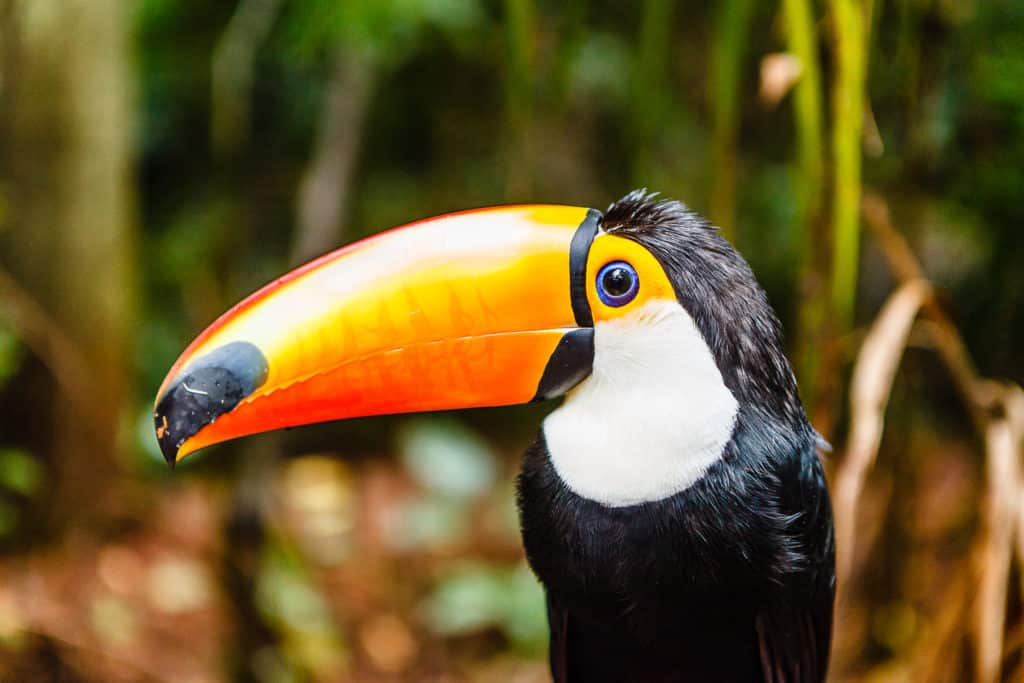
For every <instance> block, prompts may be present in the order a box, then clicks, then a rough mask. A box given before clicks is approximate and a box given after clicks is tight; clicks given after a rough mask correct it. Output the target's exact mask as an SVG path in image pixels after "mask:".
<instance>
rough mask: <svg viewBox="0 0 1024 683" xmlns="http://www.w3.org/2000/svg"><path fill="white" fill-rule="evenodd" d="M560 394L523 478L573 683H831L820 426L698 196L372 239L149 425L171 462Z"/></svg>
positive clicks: (237, 343) (459, 221) (471, 217)
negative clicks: (269, 439) (295, 430)
mask: <svg viewBox="0 0 1024 683" xmlns="http://www.w3.org/2000/svg"><path fill="white" fill-rule="evenodd" d="M558 397H564V399H563V401H562V402H561V404H560V405H559V406H558V407H557V408H555V409H554V411H553V412H551V413H550V414H549V415H548V416H547V417H546V418H545V420H544V422H543V426H542V427H541V429H540V431H539V433H538V435H537V437H536V440H535V441H534V442H533V444H532V445H531V446H530V447H529V449H528V450H527V452H526V454H525V456H524V458H523V462H522V469H521V473H520V475H519V480H518V506H519V512H520V520H521V528H522V537H523V543H524V546H525V550H526V556H527V559H528V561H529V563H530V565H531V567H532V568H533V570H534V572H535V573H536V575H537V577H538V579H539V580H540V582H541V583H542V584H543V586H544V590H545V594H546V600H547V612H548V621H549V625H550V633H551V637H550V648H549V651H550V652H549V655H550V666H551V672H552V676H553V678H554V680H555V681H556V683H603V682H605V681H607V682H613V681H614V682H616V683H622V682H629V681H636V682H639V683H668V682H673V683H675V682H677V681H687V682H691V681H699V682H703V681H708V682H723V683H730V682H736V683H749V682H754V681H756V682H758V683H809V682H815V683H817V682H820V681H822V680H823V679H824V677H825V673H826V667H827V663H828V656H829V644H830V640H831V628H832V610H833V599H834V598H833V596H834V586H835V571H834V541H833V529H832V513H831V507H830V502H829V496H828V490H827V488H826V482H825V476H824V473H823V469H822V464H821V462H820V459H819V454H818V448H819V445H820V437H818V436H817V434H816V432H815V431H814V429H813V428H812V427H811V425H810V424H809V423H808V421H807V418H806V417H805V413H804V410H803V407H802V405H801V402H800V398H799V394H798V391H797V384H796V381H795V379H794V375H793V371H792V369H791V366H790V364H789V362H788V360H787V358H786V356H785V353H784V351H783V346H782V341H781V332H780V324H779V321H778V319H777V317H776V315H775V314H774V312H773V310H772V308H771V306H770V305H769V303H768V300H767V297H766V295H765V292H764V290H763V289H762V288H761V287H760V285H759V284H758V282H757V280H756V279H755V277H754V275H753V273H752V271H751V269H750V267H749V266H748V264H747V263H746V261H745V260H744V259H743V258H742V257H741V256H740V255H739V253H738V252H737V251H736V250H735V249H734V248H733V247H732V246H731V245H730V244H729V243H728V242H727V241H726V240H725V239H724V238H723V237H722V235H721V234H720V233H719V231H718V230H717V229H716V228H715V227H713V226H712V225H710V224H709V223H708V222H707V221H705V220H704V219H703V218H701V217H700V216H698V215H697V214H696V213H694V212H693V211H691V210H689V209H688V208H687V207H686V206H684V205H683V204H682V203H680V202H677V201H671V200H667V199H661V198H659V197H658V196H657V195H653V194H650V193H647V192H646V191H641V190H638V191H634V192H631V193H629V194H628V195H626V196H625V197H623V198H622V199H620V200H619V201H617V202H615V203H613V204H612V205H611V206H610V207H609V208H608V210H607V211H606V212H605V213H601V212H600V211H597V210H594V209H586V208H578V207H570V206H560V205H519V206H506V207H497V208H487V209H478V210H471V211H464V212H459V213H452V214H447V215H443V216H440V217H436V218H430V219H427V220H423V221H419V222H416V223H412V224H410V225H407V226H404V227H400V228H396V229H394V230H391V231H387V232H384V233H381V234H378V235H376V236H374V237H370V238H368V239H365V240H362V241H359V242H356V243H354V244H352V245H350V246H347V247H344V248H342V249H339V250H337V251H335V252H333V253H330V254H327V255H326V256H323V257H321V258H319V259H317V260H315V261H313V262H311V263H309V264H307V265H305V266H302V267H300V268H298V269H296V270H294V271H292V272H290V273H288V274H287V275H284V276H283V277H280V278H279V279H277V280H276V281H274V282H272V283H270V284H269V285H267V286H266V287H264V288H263V289H261V290H259V291H258V292H256V293H255V294H253V295H251V296H250V297H249V298H247V299H245V300H244V301H242V302H241V303H239V304H238V305H236V306H235V307H234V308H232V309H231V310H229V311H228V312H227V313H225V314H224V315H222V316H221V317H220V318H219V319H218V320H216V321H215V322H214V323H213V324H212V325H210V326H209V327H208V328H207V329H206V330H205V331H204V332H202V333H201V334H200V335H199V337H198V338H197V339H196V340H195V341H194V342H192V344H191V345H190V346H189V347H188V348H187V349H186V350H185V351H184V353H183V354H182V355H181V357H180V358H179V359H178V360H177V362H176V363H175V364H174V366H173V367H172V368H171V370H170V372H169V373H168V375H167V377H166V379H165V380H164V382H163V385H162V386H161V387H160V389H159V393H158V395H157V400H156V408H155V413H154V417H155V423H156V435H157V439H158V441H159V444H160V447H161V450H162V452H163V454H164V456H165V457H166V459H167V461H168V463H170V464H172V465H173V464H174V463H175V462H177V461H180V460H181V459H182V458H184V457H185V456H186V455H188V454H189V453H192V452H194V451H196V450H198V449H200V448H203V447H205V446H208V445H210V444H214V443H217V442H222V441H225V440H228V439H234V438H236V437H240V436H243V435H247V434H252V433H255V432H262V431H267V430H272V429H278V428H284V427H294V426H297V425H303V424H309V423H314V422H321V421H326V420H337V419H342V418H352V417H357V416H368V415H381V414H394V413H407V412H417V411H432V410H442V409H457V408H470V407H481V406H500V405H511V404H520V403H527V402H531V401H544V400H548V399H555V398H558Z"/></svg>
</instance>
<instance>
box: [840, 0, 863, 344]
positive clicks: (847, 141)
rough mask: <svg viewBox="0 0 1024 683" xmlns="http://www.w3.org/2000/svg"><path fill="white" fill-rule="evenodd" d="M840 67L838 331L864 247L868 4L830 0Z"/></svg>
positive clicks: (849, 309)
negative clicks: (862, 203)
mask: <svg viewBox="0 0 1024 683" xmlns="http://www.w3.org/2000/svg"><path fill="white" fill-rule="evenodd" d="M831 8H832V29H833V33H834V38H835V51H836V62H837V73H836V79H835V85H834V87H833V90H832V109H833V112H832V117H833V123H832V157H833V159H832V163H833V185H834V197H833V202H832V230H833V243H832V308H833V313H834V315H835V322H836V331H837V332H838V333H839V334H844V333H845V332H846V331H847V330H849V329H850V326H851V325H852V324H853V311H854V303H855V300H856V292H857V264H858V257H859V251H860V210H859V207H860V194H861V175H860V174H861V136H862V132H863V128H864V88H865V82H866V71H867V68H866V67H867V55H866V41H867V32H866V29H865V20H866V17H865V13H866V8H865V6H864V5H863V4H862V2H860V0H831Z"/></svg>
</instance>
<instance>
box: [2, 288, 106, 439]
mask: <svg viewBox="0 0 1024 683" xmlns="http://www.w3.org/2000/svg"><path fill="white" fill-rule="evenodd" d="M0 310H3V311H4V312H5V313H6V316H5V317H6V318H7V320H8V321H9V322H10V324H11V326H12V327H13V329H14V333H15V335H17V337H18V338H19V339H20V340H21V341H22V343H23V344H25V346H27V347H28V348H29V350H30V351H32V353H33V354H34V355H35V356H36V357H37V358H38V359H39V360H40V361H41V362H42V363H43V365H44V366H46V369H47V370H49V371H50V374H51V375H52V376H53V378H54V380H55V381H56V382H57V385H58V386H59V387H60V388H61V390H62V391H63V393H64V395H65V396H66V397H67V398H68V400H69V401H70V403H71V405H72V407H73V408H74V410H75V411H76V412H77V413H78V414H79V415H80V416H81V417H82V418H83V423H84V424H86V425H89V426H90V428H94V429H96V430H97V432H96V434H99V430H103V429H106V428H107V426H108V425H110V424H111V419H112V415H111V414H109V413H107V412H106V411H105V410H104V405H106V404H105V403H104V402H103V401H97V400H96V392H97V387H100V386H101V385H100V384H99V383H98V380H97V379H96V377H95V376H94V374H93V372H92V370H91V369H90V367H89V363H88V362H87V361H86V359H85V357H84V356H83V355H82V354H81V353H79V351H78V347H77V346H76V345H75V343H74V342H73V341H72V340H71V338H70V337H68V336H67V335H66V334H65V333H64V330H63V329H62V328H61V326H60V325H59V324H58V323H57V321H56V320H54V319H53V318H52V317H50V315H49V314H48V313H47V312H46V311H45V310H44V309H43V307H42V306H41V305H40V304H39V303H38V302H37V301H36V300H35V299H34V298H33V297H32V295H31V294H29V293H28V292H27V291H25V290H24V289H23V288H22V287H21V285H19V284H18V283H17V282H16V281H15V279H14V277H12V276H11V274H10V273H8V272H7V271H6V270H4V269H3V268H0Z"/></svg>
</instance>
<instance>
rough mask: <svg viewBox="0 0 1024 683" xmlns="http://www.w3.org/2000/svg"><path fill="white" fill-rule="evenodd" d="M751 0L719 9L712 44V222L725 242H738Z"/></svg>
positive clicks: (726, 2)
mask: <svg viewBox="0 0 1024 683" xmlns="http://www.w3.org/2000/svg"><path fill="white" fill-rule="evenodd" d="M753 10H754V3H753V1H752V0H724V2H722V4H721V5H719V11H718V17H717V20H716V23H715V39H714V40H713V41H712V46H713V47H712V53H711V80H710V81H709V82H708V99H709V100H710V102H711V108H712V123H711V140H712V142H711V144H712V152H711V158H712V177H713V178H714V183H713V185H712V189H711V220H712V222H713V223H715V225H717V226H718V227H719V229H720V230H721V231H722V234H723V235H725V237H726V239H728V240H730V241H732V242H733V243H735V242H736V236H737V235H736V165H737V164H736V149H737V146H738V141H739V127H740V115H739V90H740V82H741V80H742V79H741V71H742V65H743V55H744V53H745V50H746V46H747V38H748V36H749V34H750V20H751V17H752V16H753Z"/></svg>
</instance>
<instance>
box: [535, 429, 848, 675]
mask: <svg viewBox="0 0 1024 683" xmlns="http://www.w3.org/2000/svg"><path fill="white" fill-rule="evenodd" d="M809 448H810V449H812V450H813V446H809ZM624 456H627V457H628V454H624ZM811 458H812V459H813V464H811V465H810V467H811V469H812V470H814V471H812V472H810V479H811V480H812V481H810V482H807V483H808V484H809V485H810V486H811V487H812V488H820V492H821V495H824V496H825V497H824V500H823V503H824V506H825V508H821V505H820V503H821V502H822V501H820V500H818V498H816V497H815V492H814V491H804V490H801V489H802V486H801V484H800V479H801V476H800V474H801V473H800V470H801V468H803V469H806V467H807V466H808V461H806V459H805V458H802V457H796V458H789V459H783V461H782V462H780V463H779V464H778V466H779V467H781V468H782V471H779V472H777V473H771V472H768V473H766V472H764V471H756V472H755V471H747V470H744V469H742V468H737V467H735V466H730V464H729V463H728V462H726V461H722V462H719V463H716V464H715V465H712V467H711V469H710V470H709V471H708V473H707V474H706V475H705V476H704V477H703V478H702V479H700V480H699V481H698V482H696V483H695V484H693V485H692V486H691V487H690V488H688V489H687V490H685V491H683V492H681V493H678V494H675V495H674V496H671V497H669V498H665V499H663V500H659V501H656V502H650V503H643V504H640V505H634V506H629V507H618V508H614V507H606V506H604V505H601V504H599V503H595V502H593V501H590V500H587V499H584V498H581V497H580V496H578V495H576V494H575V493H573V492H572V491H571V490H569V489H568V488H567V487H566V485H565V484H564V482H562V480H561V479H560V478H559V476H558V474H557V472H556V471H555V469H554V466H553V465H552V464H551V461H550V459H549V456H548V452H547V448H546V445H545V442H544V437H543V433H541V435H540V436H539V437H538V439H537V441H536V442H535V443H534V445H533V446H532V447H531V448H530V450H529V451H528V452H527V454H526V456H525V459H524V463H523V470H522V474H521V476H520V481H519V507H520V516H521V522H522V533H523V541H524V545H525V548H526V554H527V557H528V559H529V561H530V564H531V566H532V567H533V569H534V571H535V572H536V574H537V576H538V577H539V579H540V581H541V583H543V585H544V587H545V591H546V593H547V598H548V617H549V621H550V627H551V664H552V671H553V674H554V677H555V680H556V683H570V682H571V683H601V682H603V681H644V682H650V683H660V682H662V681H664V682H666V683H667V682H669V681H672V682H675V681H716V682H721V683H730V682H733V681H735V682H737V683H740V682H742V683H747V682H753V681H772V680H774V679H772V678H767V677H765V675H764V666H765V662H766V656H767V657H768V659H769V660H771V659H780V658H781V659H783V660H791V659H793V658H800V657H803V656H807V657H808V658H809V660H810V663H809V664H808V663H805V664H803V668H804V671H803V672H802V674H803V675H801V676H798V677H797V676H790V677H787V678H785V679H780V680H787V681H789V680H793V681H812V680H818V677H817V675H816V674H815V673H814V672H810V671H808V669H809V668H815V667H821V670H822V673H823V666H824V662H823V661H821V660H822V659H823V656H822V654H821V650H822V647H821V646H822V642H821V641H824V652H825V655H824V657H827V647H828V642H827V640H828V634H827V633H824V634H822V633H810V634H809V633H808V632H807V629H808V628H811V629H812V630H813V628H814V622H815V619H814V618H813V614H810V613H812V612H814V611H815V610H817V611H818V612H822V611H823V610H826V609H827V619H824V621H825V622H826V625H825V629H826V630H827V628H828V624H830V621H831V606H832V593H831V576H832V574H831V567H832V556H831V517H830V515H827V514H820V513H822V512H823V511H824V512H826V513H827V494H824V481H823V478H822V477H821V476H820V465H818V463H817V457H816V455H814V454H813V452H812V453H811ZM787 460H788V461H787ZM786 468H791V469H792V472H790V471H786ZM787 478H793V479H795V480H796V482H795V483H794V482H790V481H787ZM804 479H806V477H804ZM808 495H810V499H809V498H808ZM808 508H810V512H808ZM815 545H817V546H819V547H814V546H815ZM801 592H802V593H803V595H802V596H799V595H798V594H799V593H801ZM815 592H818V593H820V595H817V596H815V595H814V593H815ZM794 600H797V601H798V603H799V605H797V603H794V602H793V601H794ZM815 602H816V603H818V604H814V603H815ZM804 603H808V606H807V607H806V608H805V607H803V606H802V605H804ZM794 608H795V612H794V614H793V615H790V611H794ZM822 617H823V615H819V618H818V619H817V620H818V621H822ZM766 628H767V629H771V630H772V633H767V634H766V633H765V629H766ZM818 630H819V631H820V630H821V627H820V626H819V627H818ZM790 631H793V633H790ZM796 631H800V633H797V632H796ZM808 635H809V636H810V638H808ZM779 638H782V641H783V642H781V643H780V642H775V643H774V645H773V639H774V641H778V640H779ZM808 640H810V641H812V642H808ZM773 647H774V649H775V650H784V651H785V652H775V653H773V652H767V653H766V652H765V650H766V649H768V650H771V649H772V648H773ZM808 648H809V649H811V650H815V652H813V653H806V652H803V650H806V649H808ZM782 665H783V666H788V664H787V663H786V661H783V662H782ZM797 668H799V665H797Z"/></svg>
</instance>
